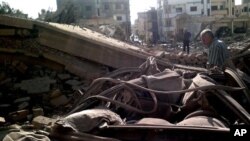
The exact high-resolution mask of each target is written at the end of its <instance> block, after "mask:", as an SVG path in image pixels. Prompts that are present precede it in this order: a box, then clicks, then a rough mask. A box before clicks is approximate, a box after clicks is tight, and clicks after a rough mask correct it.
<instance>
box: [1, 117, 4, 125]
mask: <svg viewBox="0 0 250 141" xmlns="http://www.w3.org/2000/svg"><path fill="white" fill-rule="evenodd" d="M3 123H5V118H4V117H0V125H2V124H3Z"/></svg>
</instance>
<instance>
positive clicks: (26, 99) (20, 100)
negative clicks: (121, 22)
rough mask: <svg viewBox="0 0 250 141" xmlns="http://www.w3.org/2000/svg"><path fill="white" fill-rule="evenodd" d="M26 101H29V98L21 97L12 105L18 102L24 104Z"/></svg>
mask: <svg viewBox="0 0 250 141" xmlns="http://www.w3.org/2000/svg"><path fill="white" fill-rule="evenodd" d="M26 101H30V97H22V98H19V99H16V100H15V101H14V102H13V103H20V102H26Z"/></svg>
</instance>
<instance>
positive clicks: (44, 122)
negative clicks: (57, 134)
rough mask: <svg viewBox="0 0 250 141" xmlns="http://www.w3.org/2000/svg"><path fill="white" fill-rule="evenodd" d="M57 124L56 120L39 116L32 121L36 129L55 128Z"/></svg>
mask: <svg viewBox="0 0 250 141" xmlns="http://www.w3.org/2000/svg"><path fill="white" fill-rule="evenodd" d="M55 122H56V119H52V118H48V117H44V116H37V117H35V118H34V119H33V120H32V124H33V125H34V127H35V128H38V129H43V128H44V127H50V126H53V125H54V123H55Z"/></svg>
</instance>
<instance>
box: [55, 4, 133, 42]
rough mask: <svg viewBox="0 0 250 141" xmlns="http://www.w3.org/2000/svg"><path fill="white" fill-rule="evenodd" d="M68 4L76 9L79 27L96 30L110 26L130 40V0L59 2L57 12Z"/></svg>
mask: <svg viewBox="0 0 250 141" xmlns="http://www.w3.org/2000/svg"><path fill="white" fill-rule="evenodd" d="M68 2H72V3H73V4H74V5H75V7H76V11H77V15H78V17H79V18H78V20H77V21H78V23H77V24H78V25H79V26H83V27H88V28H90V29H96V28H97V27H100V26H101V25H109V26H110V28H115V29H116V30H119V34H121V36H123V37H124V36H125V38H126V39H128V37H129V35H130V33H131V24H130V9H129V0H73V1H69V0H57V10H58V11H60V10H61V9H63V8H64V6H65V4H67V3H68Z"/></svg>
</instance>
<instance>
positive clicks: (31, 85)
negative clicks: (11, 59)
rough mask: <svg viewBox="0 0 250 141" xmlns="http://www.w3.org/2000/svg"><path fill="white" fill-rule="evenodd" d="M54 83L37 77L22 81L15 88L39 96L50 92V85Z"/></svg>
mask: <svg viewBox="0 0 250 141" xmlns="http://www.w3.org/2000/svg"><path fill="white" fill-rule="evenodd" d="M54 83H56V80H53V79H50V78H49V77H38V78H35V79H29V80H23V81H22V82H21V83H19V84H16V85H15V87H16V88H20V89H21V90H24V91H27V93H29V94H39V93H45V92H49V91H50V85H51V84H54Z"/></svg>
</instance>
